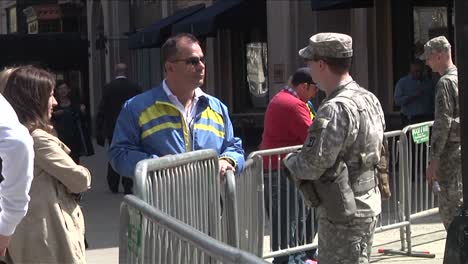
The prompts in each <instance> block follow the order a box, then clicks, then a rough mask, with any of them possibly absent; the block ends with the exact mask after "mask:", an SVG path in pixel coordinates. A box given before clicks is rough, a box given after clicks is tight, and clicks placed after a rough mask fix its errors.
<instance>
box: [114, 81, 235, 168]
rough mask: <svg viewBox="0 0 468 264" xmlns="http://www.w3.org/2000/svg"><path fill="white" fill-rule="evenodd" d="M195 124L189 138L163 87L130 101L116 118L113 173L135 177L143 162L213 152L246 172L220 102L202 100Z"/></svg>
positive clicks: (182, 120)
mask: <svg viewBox="0 0 468 264" xmlns="http://www.w3.org/2000/svg"><path fill="white" fill-rule="evenodd" d="M192 123H193V124H192V125H193V127H192V133H191V134H190V132H189V131H188V129H187V126H186V124H185V119H184V118H183V117H182V114H181V113H180V111H179V110H178V109H177V107H176V106H175V105H174V104H172V103H171V102H170V101H169V98H168V97H167V95H166V93H165V92H164V90H163V88H162V85H160V86H158V87H156V88H153V89H151V90H149V91H147V92H144V93H142V94H140V95H137V96H135V97H133V98H131V99H129V100H128V101H127V102H125V104H124V105H123V107H122V110H121V112H120V115H119V117H118V118H117V122H116V125H115V130H114V135H113V138H112V144H111V146H110V148H109V157H110V163H111V165H112V167H113V168H114V169H115V170H116V171H117V172H118V173H119V174H120V175H123V176H127V177H133V175H134V172H135V167H136V164H137V163H138V162H139V161H141V160H143V159H148V158H155V157H162V156H165V155H169V154H179V153H183V152H188V151H192V150H200V149H214V150H216V151H217V152H218V154H219V156H220V158H226V159H229V160H231V161H232V162H233V163H234V164H235V167H236V170H237V171H241V170H242V168H243V166H244V150H243V149H242V141H241V139H240V138H237V137H234V132H233V127H232V123H231V120H230V118H229V114H228V110H227V107H226V106H225V105H224V104H223V103H222V102H221V101H219V99H217V98H215V97H213V96H210V95H207V94H205V95H202V96H200V98H199V101H198V104H197V109H196V116H195V118H194V120H193V122H192Z"/></svg>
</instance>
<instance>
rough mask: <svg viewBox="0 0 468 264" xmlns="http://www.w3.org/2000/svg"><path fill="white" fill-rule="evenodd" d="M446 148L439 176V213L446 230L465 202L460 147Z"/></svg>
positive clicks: (441, 159)
mask: <svg viewBox="0 0 468 264" xmlns="http://www.w3.org/2000/svg"><path fill="white" fill-rule="evenodd" d="M458 146H459V145H458ZM446 150H447V151H445V153H444V155H442V156H441V158H440V168H439V172H438V176H439V185H440V192H439V214H440V218H441V219H442V222H443V223H444V227H445V230H448V228H449V226H450V223H451V222H452V220H453V218H454V217H455V215H457V214H458V212H459V208H460V206H461V205H462V204H463V184H462V174H461V156H460V155H461V153H460V150H459V147H458V148H457V147H456V146H454V147H452V146H448V147H447V148H446Z"/></svg>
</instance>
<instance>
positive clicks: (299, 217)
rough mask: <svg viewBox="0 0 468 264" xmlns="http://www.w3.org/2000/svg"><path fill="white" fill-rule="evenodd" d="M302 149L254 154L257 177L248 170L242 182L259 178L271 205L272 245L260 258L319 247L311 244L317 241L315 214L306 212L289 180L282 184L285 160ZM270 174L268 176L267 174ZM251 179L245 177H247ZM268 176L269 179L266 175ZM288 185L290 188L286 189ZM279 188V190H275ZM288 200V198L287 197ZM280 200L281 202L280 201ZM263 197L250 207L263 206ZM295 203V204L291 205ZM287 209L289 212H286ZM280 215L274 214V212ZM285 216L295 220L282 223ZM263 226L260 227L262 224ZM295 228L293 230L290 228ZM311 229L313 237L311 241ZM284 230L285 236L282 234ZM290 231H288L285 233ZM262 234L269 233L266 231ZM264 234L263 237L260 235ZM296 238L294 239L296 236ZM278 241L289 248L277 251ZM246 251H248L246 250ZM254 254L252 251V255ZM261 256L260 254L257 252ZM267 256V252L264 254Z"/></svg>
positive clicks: (251, 202) (251, 156)
mask: <svg viewBox="0 0 468 264" xmlns="http://www.w3.org/2000/svg"><path fill="white" fill-rule="evenodd" d="M301 147H302V145H298V146H292V147H285V148H277V149H268V150H261V151H255V152H252V153H251V154H250V155H249V157H248V159H247V162H250V161H252V162H253V163H252V165H251V166H252V168H255V170H256V173H255V174H253V173H251V172H250V171H248V170H246V171H244V172H243V175H241V176H240V177H239V178H240V179H243V178H252V177H255V178H257V182H260V181H262V182H263V183H264V186H265V193H266V194H267V195H265V196H266V197H265V198H266V199H267V201H268V202H267V201H265V203H268V206H265V209H266V211H267V213H268V216H269V217H268V218H269V220H270V221H269V223H270V232H269V234H270V245H269V252H267V253H265V254H257V255H258V256H263V258H272V257H279V256H285V255H289V254H292V253H296V252H301V251H305V250H310V249H314V248H316V247H317V246H316V245H312V244H311V242H312V241H311V239H313V237H311V236H312V234H315V231H316V230H315V226H316V225H315V210H310V209H308V208H306V206H305V204H304V203H303V201H302V198H300V194H299V192H298V191H297V189H296V188H291V187H293V186H290V183H289V181H288V180H281V178H282V177H285V176H284V175H282V174H281V173H282V168H281V160H282V158H283V157H284V156H285V155H286V154H288V153H291V152H295V151H298V150H299V149H300V148H301ZM264 158H265V159H266V162H267V164H268V165H267V168H268V169H266V170H264V167H265V166H263V161H264V160H263V159H264ZM273 160H276V161H277V162H276V164H277V166H276V167H275V168H273V165H272V161H273ZM265 171H266V172H265ZM247 173H249V174H251V175H245V174H247ZM265 173H266V175H265ZM284 185H286V186H284ZM273 186H275V187H273ZM284 187H286V189H285V191H280V190H281V189H282V188H284ZM238 188H239V189H242V188H244V185H242V186H239V185H238ZM273 196H275V201H278V202H277V203H276V204H273V202H272V201H273ZM283 196H284V197H283ZM276 197H277V198H276ZM263 198H264V197H263V195H261V196H258V197H257V199H258V200H252V201H250V202H249V204H255V203H256V202H257V201H258V202H263V200H264V199H263ZM291 199H292V201H291ZM282 200H286V202H285V203H282V202H281V201H282ZM290 204H294V208H290V206H289V205H290ZM284 207H285V208H284ZM274 211H275V212H276V214H274V213H273V212H274ZM282 214H286V215H288V216H289V215H292V217H283V218H286V219H285V220H283V221H282V219H281V218H282ZM273 217H274V218H276V222H277V223H279V224H278V225H277V226H276V229H274V228H273V226H272V223H273V221H272V220H273ZM263 219H264V217H262V218H260V219H258V220H257V221H262V225H261V228H262V229H263V228H264V224H263ZM259 226H260V223H259ZM290 227H291V228H290ZM307 228H309V229H310V230H309V232H311V234H310V235H309V237H307V234H308V233H307ZM282 229H283V232H282ZM284 229H286V230H284ZM261 233H265V232H264V231H263V232H261ZM259 234H260V233H259ZM292 234H294V235H292ZM274 236H275V239H276V240H277V243H276V244H277V245H287V246H286V248H285V249H279V248H276V249H275V250H273V246H274V245H273V237H274ZM243 249H244V248H243ZM250 252H252V251H250ZM255 253H257V252H255ZM262 253H263V252H262Z"/></svg>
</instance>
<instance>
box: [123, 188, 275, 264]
mask: <svg viewBox="0 0 468 264" xmlns="http://www.w3.org/2000/svg"><path fill="white" fill-rule="evenodd" d="M143 222H146V223H148V225H151V226H152V233H153V234H152V237H154V238H157V239H155V240H154V242H155V243H154V245H153V246H152V247H151V248H147V249H146V250H143V249H142V246H143V245H149V244H150V243H144V241H147V240H153V238H152V237H149V236H148V234H147V233H145V232H144V231H143V228H144V227H143V225H142V223H143ZM119 237H120V240H119V263H120V264H133V263H135V264H143V263H144V264H147V263H152V264H153V263H158V264H159V263H161V264H162V263H164V264H166V263H167V264H172V263H194V264H197V263H266V262H265V261H264V260H262V259H260V258H258V257H256V256H254V255H252V254H250V253H248V252H245V251H242V250H239V249H237V248H234V247H231V246H228V245H226V244H224V243H222V242H220V241H218V240H216V239H214V238H212V237H210V236H208V235H206V234H204V233H202V232H200V231H198V230H196V229H194V228H193V227H191V226H189V225H187V224H186V223H183V222H181V221H180V220H178V219H176V218H174V217H171V216H170V215H168V214H166V213H164V212H163V211H161V210H159V209H156V208H154V207H153V206H151V205H149V204H148V203H146V202H144V201H143V200H141V199H139V198H137V197H136V196H133V195H127V196H125V197H124V200H123V202H122V205H121V208H120V230H119Z"/></svg>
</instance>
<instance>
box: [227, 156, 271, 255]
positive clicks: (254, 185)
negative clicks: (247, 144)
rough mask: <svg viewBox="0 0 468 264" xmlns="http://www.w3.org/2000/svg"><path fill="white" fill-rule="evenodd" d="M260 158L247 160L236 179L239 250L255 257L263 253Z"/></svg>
mask: <svg viewBox="0 0 468 264" xmlns="http://www.w3.org/2000/svg"><path fill="white" fill-rule="evenodd" d="M259 160H260V162H259ZM262 170H263V168H262V163H261V158H260V157H253V158H252V159H248V160H247V161H246V162H245V164H244V170H243V172H242V174H241V175H240V176H239V177H237V178H236V192H235V195H236V203H237V212H238V214H237V215H238V218H235V219H236V220H237V219H238V230H237V232H238V233H237V234H238V237H239V248H240V249H242V250H245V251H248V252H251V253H253V254H255V255H257V256H261V255H262V253H263V238H264V230H263V226H264V221H265V217H264V213H265V210H264V201H263V179H262V178H261V177H258V176H257V175H260V174H261V173H262ZM231 245H232V244H231Z"/></svg>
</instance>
